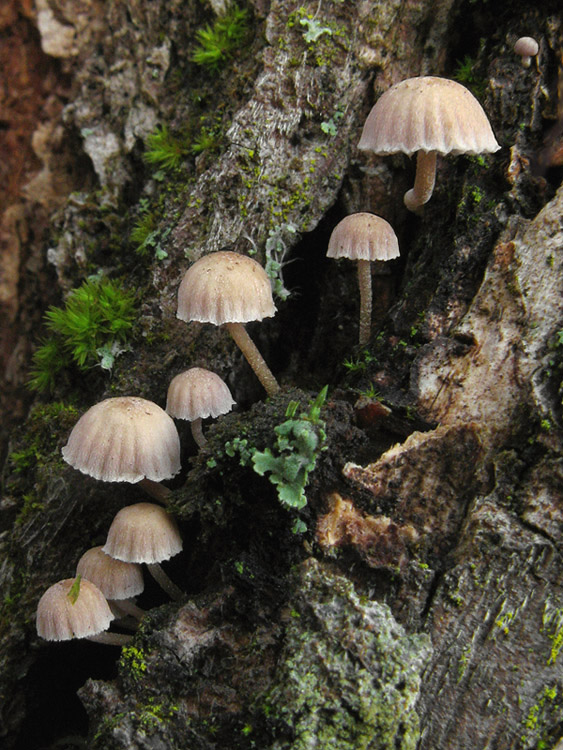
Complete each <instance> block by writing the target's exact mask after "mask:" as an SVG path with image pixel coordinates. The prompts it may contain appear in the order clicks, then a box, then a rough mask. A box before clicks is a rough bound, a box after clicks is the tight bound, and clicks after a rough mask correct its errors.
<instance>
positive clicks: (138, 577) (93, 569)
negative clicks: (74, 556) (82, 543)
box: [76, 547, 145, 600]
mask: <svg viewBox="0 0 563 750" xmlns="http://www.w3.org/2000/svg"><path fill="white" fill-rule="evenodd" d="M76 574H77V575H81V576H82V579H83V580H84V579H86V580H87V581H90V582H91V583H93V584H94V585H95V586H97V587H98V588H99V589H100V591H101V592H102V594H103V595H104V596H105V598H106V599H114V600H119V599H130V598H131V597H132V596H138V595H139V594H141V593H142V592H143V590H144V588H145V582H144V581H143V571H142V569H141V566H140V565H138V564H137V563H131V562H123V560H116V559H115V558H114V557H110V555H106V553H105V552H104V551H103V549H102V548H101V547H92V549H89V550H88V551H87V552H85V553H84V554H83V555H82V557H81V558H80V560H79V561H78V565H77V566H76Z"/></svg>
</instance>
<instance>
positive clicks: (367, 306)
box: [358, 260, 371, 346]
mask: <svg viewBox="0 0 563 750" xmlns="http://www.w3.org/2000/svg"><path fill="white" fill-rule="evenodd" d="M358 284H359V286H360V346H365V345H366V344H367V343H368V341H369V336H370V333H371V265H370V261H369V260H358Z"/></svg>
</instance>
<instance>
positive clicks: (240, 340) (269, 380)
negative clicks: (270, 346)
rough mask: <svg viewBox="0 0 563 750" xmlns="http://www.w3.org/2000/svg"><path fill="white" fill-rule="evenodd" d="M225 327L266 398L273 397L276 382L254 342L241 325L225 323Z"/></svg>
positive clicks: (277, 389) (277, 386)
mask: <svg viewBox="0 0 563 750" xmlns="http://www.w3.org/2000/svg"><path fill="white" fill-rule="evenodd" d="M225 327H226V329H227V330H228V332H229V333H230V334H231V336H232V337H233V340H234V342H235V344H236V345H237V346H238V348H239V349H240V350H241V352H242V353H243V354H244V356H245V357H246V361H247V362H248V364H249V365H250V366H251V367H252V369H253V370H254V372H255V373H256V377H257V378H258V380H259V381H260V382H261V383H262V385H263V386H264V388H265V389H266V393H267V394H268V396H274V395H275V394H276V393H277V392H278V391H279V389H280V387H279V385H278V381H277V380H276V379H275V377H274V376H273V374H272V371H271V370H270V368H269V367H268V365H267V364H266V362H265V360H264V357H263V356H262V355H261V354H260V352H259V351H258V349H257V348H256V345H255V343H254V341H252V339H251V338H250V336H249V335H248V333H247V332H246V328H245V327H244V326H243V324H242V323H225Z"/></svg>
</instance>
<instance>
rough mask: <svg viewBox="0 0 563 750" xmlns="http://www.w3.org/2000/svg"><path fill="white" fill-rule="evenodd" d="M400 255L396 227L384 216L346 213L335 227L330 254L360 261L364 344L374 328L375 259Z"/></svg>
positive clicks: (330, 243)
mask: <svg viewBox="0 0 563 750" xmlns="http://www.w3.org/2000/svg"><path fill="white" fill-rule="evenodd" d="M398 256H399V242H398V240H397V235H396V234H395V232H394V231H393V227H392V226H391V224H389V222H387V221H385V219H382V218H381V217H380V216H376V215H375V214H370V213H364V212H361V213H356V214H350V216H346V217H345V218H344V219H342V221H340V222H339V223H338V224H337V225H336V226H335V228H334V229H333V230H332V234H331V235H330V240H329V243H328V251H327V257H329V258H350V259H351V260H356V261H357V263H358V283H359V287H360V336H359V341H360V344H361V345H362V346H364V345H365V344H367V343H368V341H369V335H370V330H371V266H370V262H371V261H374V260H391V259H392V258H397V257H398Z"/></svg>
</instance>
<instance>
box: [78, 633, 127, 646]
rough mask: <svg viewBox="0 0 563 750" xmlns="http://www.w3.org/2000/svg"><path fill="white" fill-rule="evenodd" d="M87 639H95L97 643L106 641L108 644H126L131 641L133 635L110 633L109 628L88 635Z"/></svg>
mask: <svg viewBox="0 0 563 750" xmlns="http://www.w3.org/2000/svg"><path fill="white" fill-rule="evenodd" d="M86 638H87V640H89V641H94V642H95V643H105V644H107V645H108V646H126V645H127V644H128V643H130V642H131V640H132V638H133V636H132V635H126V634H125V633H110V632H109V630H104V631H103V632H102V633H97V634H96V635H88V636H86Z"/></svg>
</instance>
